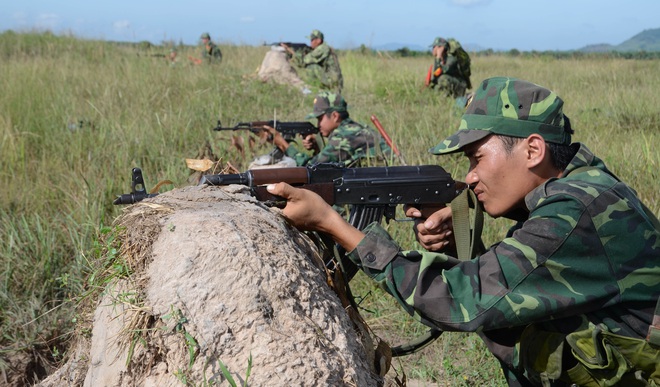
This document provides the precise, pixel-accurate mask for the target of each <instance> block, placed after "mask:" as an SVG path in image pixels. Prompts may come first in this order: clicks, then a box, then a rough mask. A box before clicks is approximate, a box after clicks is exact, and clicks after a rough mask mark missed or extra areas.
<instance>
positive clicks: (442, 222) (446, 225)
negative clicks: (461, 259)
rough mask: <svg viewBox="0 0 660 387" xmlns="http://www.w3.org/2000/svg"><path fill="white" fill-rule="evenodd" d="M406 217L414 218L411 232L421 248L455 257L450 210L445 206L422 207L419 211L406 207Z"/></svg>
mask: <svg viewBox="0 0 660 387" xmlns="http://www.w3.org/2000/svg"><path fill="white" fill-rule="evenodd" d="M404 211H405V214H406V216H407V217H409V218H414V219H415V223H414V225H413V231H414V232H415V237H416V238H417V241H418V242H419V244H420V245H422V247H424V248H425V249H427V250H429V251H442V252H444V253H447V254H452V255H455V252H456V242H455V240H454V232H453V224H452V215H451V208H449V207H447V206H445V205H437V206H424V207H422V208H421V210H420V209H418V208H416V207H413V206H410V205H406V206H404Z"/></svg>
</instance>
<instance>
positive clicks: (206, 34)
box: [199, 32, 211, 40]
mask: <svg viewBox="0 0 660 387" xmlns="http://www.w3.org/2000/svg"><path fill="white" fill-rule="evenodd" d="M199 38H200V39H209V40H210V39H211V35H209V33H208V32H204V33H203V34H202V36H200V37H199Z"/></svg>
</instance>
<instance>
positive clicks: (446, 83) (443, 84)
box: [430, 55, 467, 98]
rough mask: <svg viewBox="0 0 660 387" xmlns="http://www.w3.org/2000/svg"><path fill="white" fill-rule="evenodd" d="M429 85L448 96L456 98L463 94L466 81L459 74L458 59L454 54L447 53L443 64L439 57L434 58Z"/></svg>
mask: <svg viewBox="0 0 660 387" xmlns="http://www.w3.org/2000/svg"><path fill="white" fill-rule="evenodd" d="M430 86H431V88H433V89H435V90H438V91H441V92H443V93H444V94H445V95H447V96H448V97H453V98H458V97H462V96H464V95H465V90H466V89H467V82H465V80H464V79H463V77H462V75H461V71H460V68H459V66H458V59H456V57H455V56H453V55H447V58H446V60H445V64H442V61H441V60H440V59H438V58H436V59H435V61H434V63H433V74H432V76H431V83H430Z"/></svg>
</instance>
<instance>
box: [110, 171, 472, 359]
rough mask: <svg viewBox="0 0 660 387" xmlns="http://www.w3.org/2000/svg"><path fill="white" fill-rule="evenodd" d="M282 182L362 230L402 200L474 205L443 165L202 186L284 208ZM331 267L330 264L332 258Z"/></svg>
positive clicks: (213, 178)
mask: <svg viewBox="0 0 660 387" xmlns="http://www.w3.org/2000/svg"><path fill="white" fill-rule="evenodd" d="M279 182H286V183H288V184H290V185H292V186H295V187H298V188H304V189H307V190H310V191H313V192H316V193H317V194H318V195H319V196H321V197H322V198H323V200H325V202H326V203H328V204H331V205H340V206H343V205H347V206H348V208H349V220H348V221H349V223H350V224H351V225H353V226H354V227H356V228H358V229H360V230H362V229H364V228H365V227H366V226H367V225H369V224H370V223H372V222H378V221H380V220H381V219H383V218H385V220H386V221H388V222H389V221H390V220H396V217H395V215H396V214H395V212H396V207H397V206H398V205H401V204H414V205H416V206H424V205H428V204H438V203H450V202H452V201H454V199H455V198H457V196H459V195H460V196H461V197H465V204H464V205H463V206H464V207H465V208H466V210H467V206H468V199H467V195H461V194H462V193H466V192H469V190H468V189H467V186H466V184H464V183H461V182H456V181H454V179H453V178H452V177H451V175H450V174H449V173H448V172H447V171H445V170H444V169H443V168H442V167H440V166H438V165H420V166H392V167H367V168H347V167H344V166H342V165H341V164H335V163H326V164H316V165H312V166H308V167H291V168H275V169H253V170H248V171H246V172H243V173H236V174H224V175H223V174H221V175H204V176H203V177H202V179H201V180H200V182H199V185H204V184H208V185H211V186H224V185H230V184H239V185H244V186H247V187H249V189H250V192H251V194H252V195H253V196H254V197H255V198H256V199H258V200H259V201H262V202H264V203H265V204H266V205H271V206H277V207H282V206H283V205H285V204H286V201H285V200H284V199H283V198H281V197H278V196H274V195H272V194H270V193H269V192H268V191H267V190H266V185H268V184H274V183H279ZM140 184H141V185H144V180H143V179H142V174H141V172H140V169H139V168H134V169H133V187H136V185H140ZM134 191H135V188H134ZM155 195H157V194H147V193H146V191H143V192H131V193H130V194H124V195H120V196H118V197H117V199H116V200H115V201H114V204H132V203H135V202H138V201H140V200H143V199H146V198H149V197H153V196H155ZM452 204H453V203H452ZM477 207H478V206H477ZM452 210H453V208H452ZM463 215H465V214H463ZM481 216H482V214H481V212H478V213H476V214H475V220H474V221H473V222H472V223H473V224H472V225H473V228H474V231H472V232H471V233H470V231H464V232H463V234H464V235H471V237H472V241H471V242H470V245H469V250H470V251H465V249H463V251H461V249H462V247H461V246H458V248H459V254H458V255H459V258H465V257H472V256H474V249H477V248H479V243H478V242H477V239H478V240H479V241H480V237H481V222H482V219H480V217H481ZM454 219H455V220H454V230H455V231H454V233H455V234H456V238H457V240H458V238H459V230H458V229H459V228H462V227H463V226H459V223H458V221H459V220H458V217H454ZM462 223H465V222H462ZM468 226H469V224H468ZM326 245H327V244H326ZM339 253H340V256H343V255H344V254H345V252H344V251H343V250H341V249H339ZM340 261H341V262H340V265H341V267H342V269H343V272H344V275H345V276H346V283H348V281H350V279H351V278H352V276H353V275H354V274H355V273H356V272H357V267H356V266H355V265H354V264H353V263H352V262H351V261H350V260H348V259H341V258H340ZM326 265H328V266H330V262H326ZM441 333H442V331H440V330H437V329H431V330H430V331H429V332H428V333H427V334H426V335H424V336H422V337H420V338H419V339H417V340H414V341H411V342H409V343H407V344H405V345H402V346H397V347H394V348H392V356H403V355H408V354H410V353H413V352H415V351H417V350H418V349H420V348H422V347H424V346H425V345H427V344H429V343H430V342H432V341H433V340H435V339H436V338H437V337H438V336H440V334H441Z"/></svg>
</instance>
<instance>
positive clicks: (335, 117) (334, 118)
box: [330, 111, 341, 123]
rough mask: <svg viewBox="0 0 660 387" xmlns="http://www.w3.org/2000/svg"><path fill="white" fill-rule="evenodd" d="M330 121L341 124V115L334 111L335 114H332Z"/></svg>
mask: <svg viewBox="0 0 660 387" xmlns="http://www.w3.org/2000/svg"><path fill="white" fill-rule="evenodd" d="M330 119H331V120H332V122H334V123H339V122H341V115H340V114H339V112H337V111H333V112H332V113H331V114H330Z"/></svg>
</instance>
